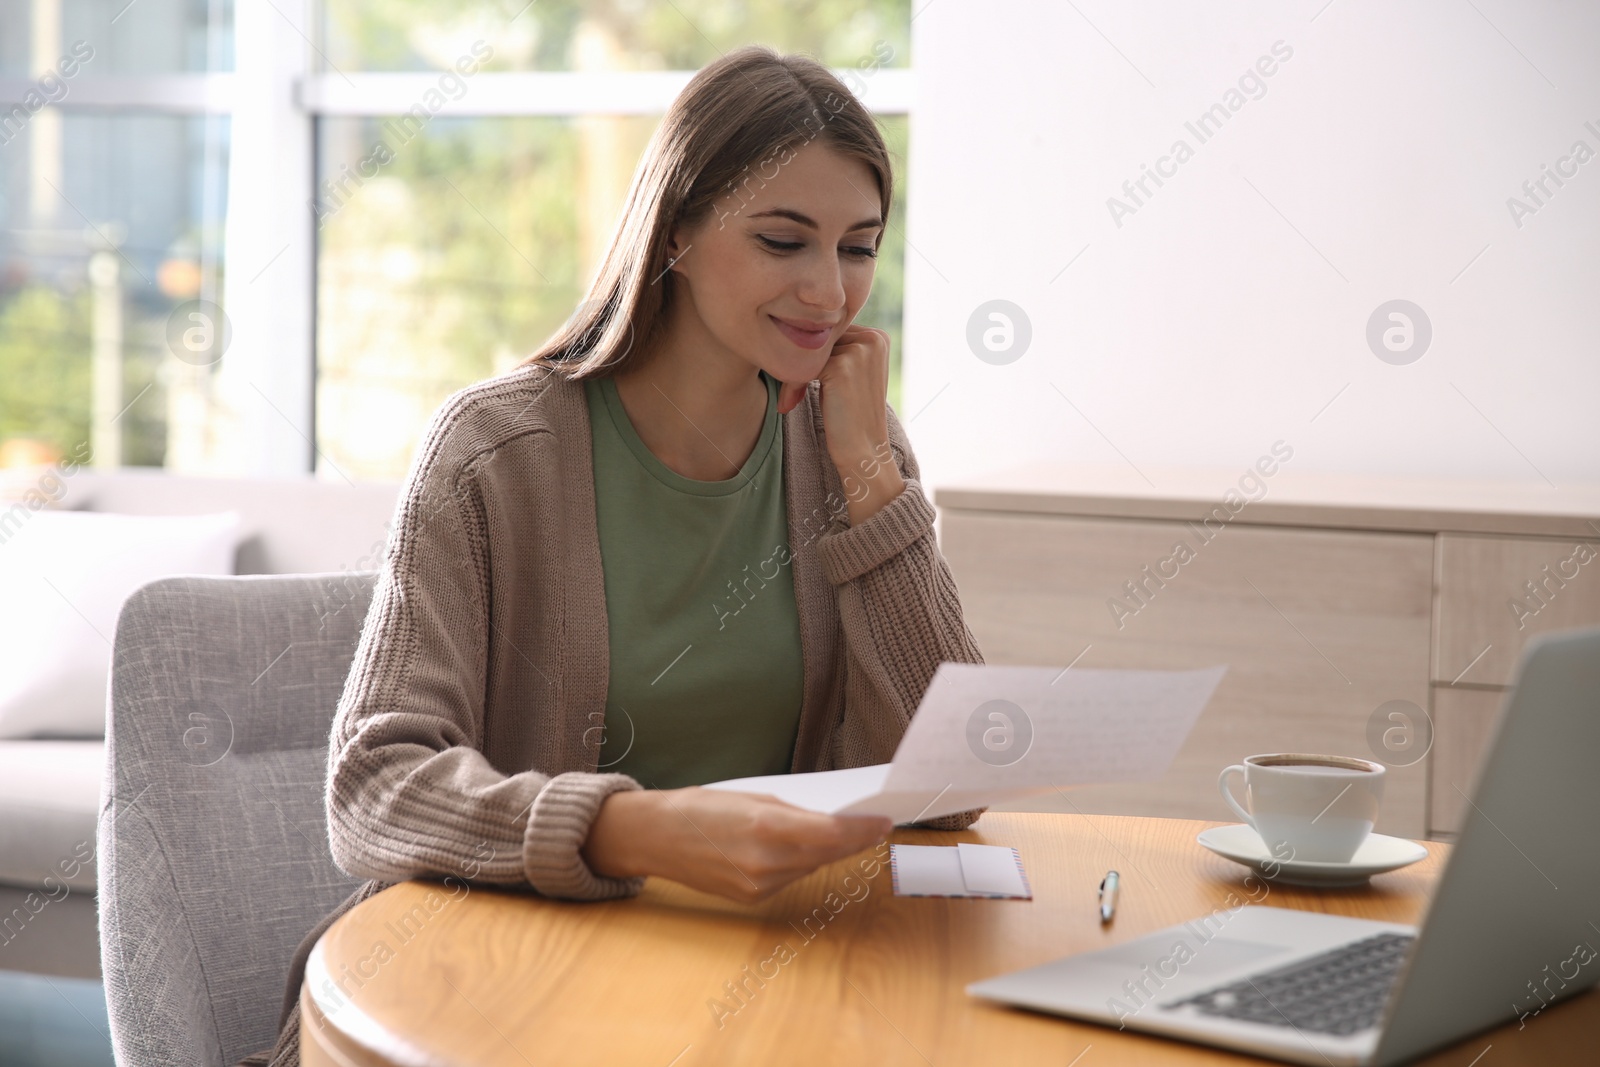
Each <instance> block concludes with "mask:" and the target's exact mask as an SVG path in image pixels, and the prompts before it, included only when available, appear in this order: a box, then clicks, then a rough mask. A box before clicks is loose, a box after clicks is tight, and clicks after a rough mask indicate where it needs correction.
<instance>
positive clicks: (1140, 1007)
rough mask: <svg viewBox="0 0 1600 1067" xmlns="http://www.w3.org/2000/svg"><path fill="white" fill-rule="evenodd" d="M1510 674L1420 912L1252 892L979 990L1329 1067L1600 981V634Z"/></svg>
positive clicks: (1580, 634) (1553, 647) (1412, 1047)
mask: <svg viewBox="0 0 1600 1067" xmlns="http://www.w3.org/2000/svg"><path fill="white" fill-rule="evenodd" d="M1512 685H1513V688H1512V689H1511V690H1510V692H1509V693H1508V694H1507V697H1506V699H1505V701H1504V702H1503V703H1502V705H1501V709H1500V714H1499V717H1498V720H1497V723H1496V726H1495V733H1494V738H1493V741H1492V743H1491V746H1490V748H1489V750H1488V752H1487V754H1486V755H1485V757H1484V761H1483V764H1482V766H1481V767H1480V769H1479V772H1478V779H1477V783H1476V785H1475V787H1472V788H1471V791H1470V803H1469V804H1468V805H1467V813H1466V818H1465V823H1464V825H1463V827H1462V830H1461V833H1460V835H1459V836H1458V838H1457V840H1456V844H1455V847H1454V849H1453V850H1452V851H1451V853H1450V857H1449V860H1448V862H1447V863H1446V865H1445V869H1444V871H1443V873H1442V874H1441V875H1440V877H1439V882H1438V885H1437V887H1436V889H1435V891H1434V894H1433V897H1432V900H1431V903H1430V905H1429V908H1428V912H1427V915H1426V917H1425V919H1424V921H1423V923H1422V925H1421V926H1408V925H1403V924H1399V923H1383V922H1371V921H1367V920H1363V919H1352V918H1345V917H1343V916H1336V915H1324V914H1321V913H1316V912H1307V911H1295V910H1292V909H1288V908H1275V907H1262V906H1256V905H1246V906H1244V907H1240V908H1235V909H1229V910H1218V911H1215V912H1213V913H1211V914H1210V915H1205V916H1200V917H1197V918H1196V919H1194V920H1192V921H1190V922H1187V923H1182V924H1179V925H1177V926H1171V927H1168V928H1166V929H1165V930H1161V931H1159V932H1157V933H1154V934H1151V935H1149V936H1147V937H1141V938H1138V939H1137V940H1133V941H1128V942H1125V943H1123V944H1121V945H1117V946H1115V947H1113V948H1109V949H1104V950H1101V951H1098V952H1086V953H1082V954H1079V955H1076V956H1069V957H1066V958H1064V959H1060V960H1056V961H1054V962H1052V963H1047V964H1044V965H1042V966H1038V967H1032V968H1028V969H1026V970H1021V971H1015V972H1012V973H1010V974H1004V975H1000V976H999V977H996V978H990V979H987V980H985V981H981V982H975V983H973V984H971V985H969V986H967V992H968V993H970V994H972V995H974V996H978V997H983V998H986V999H989V1000H993V1001H998V1002H1001V1003H1005V1004H1010V1005H1014V1006H1017V1007H1022V1008H1028V1009H1032V1010H1035V1011H1041V1012H1048V1013H1051V1014H1055V1015H1063V1016H1068V1017H1070V1018H1074V1019H1084V1020H1087V1021H1090V1022H1096V1023H1104V1024H1106V1025H1110V1026H1116V1027H1118V1028H1119V1029H1120V1028H1125V1029H1132V1030H1140V1031H1145V1032H1149V1033H1152V1034H1160V1035H1163V1036H1165V1037H1170V1038H1178V1039H1181V1040H1185V1041H1193V1042H1198V1043H1201V1044H1207V1045H1217V1046H1221V1047H1223V1048H1229V1049H1237V1050H1239V1051H1243V1052H1250V1053H1254V1054H1256V1055H1259V1056H1265V1057H1269V1058H1272V1059H1277V1060H1283V1061H1287V1062H1290V1063H1305V1064H1315V1065H1318V1067H1323V1065H1338V1067H1344V1065H1347V1064H1375V1065H1379V1067H1387V1065H1389V1064H1398V1063H1405V1062H1407V1061H1409V1060H1411V1059H1414V1058H1416V1057H1417V1056H1420V1055H1422V1054H1424V1053H1426V1052H1429V1051H1432V1050H1434V1049H1437V1048H1440V1047H1442V1046H1445V1045H1450V1044H1453V1043H1455V1042H1457V1041H1460V1040H1462V1039H1463V1038H1466V1037H1468V1036H1470V1035H1472V1034H1474V1033H1477V1032H1480V1031H1483V1030H1487V1029H1490V1028H1492V1027H1495V1026H1499V1025H1500V1024H1502V1023H1505V1022H1507V1021H1510V1020H1514V1019H1519V1018H1520V1019H1522V1020H1523V1023H1524V1024H1525V1025H1529V1026H1532V1025H1536V1023H1535V1022H1534V1020H1533V1018H1532V1017H1533V1016H1534V1015H1536V1014H1537V1013H1538V1012H1540V1011H1542V1010H1543V1009H1544V1008H1545V1007H1546V1006H1547V1005H1549V1004H1554V1003H1556V1002H1557V1001H1561V1000H1564V999H1566V998H1567V997H1570V996H1574V995H1576V994H1578V993H1581V992H1583V991H1584V990H1586V989H1589V988H1590V987H1592V986H1594V985H1595V983H1596V982H1597V981H1600V925H1596V924H1597V923H1600V845H1597V844H1596V841H1595V837H1594V834H1595V830H1594V828H1595V827H1596V826H1600V628H1597V629H1587V630H1575V631H1566V632H1563V633H1556V634H1546V635H1543V636H1540V637H1536V638H1534V639H1533V640H1532V641H1531V642H1529V644H1528V645H1527V647H1526V649H1525V650H1524V652H1523V655H1522V659H1521V661H1520V662H1519V663H1518V665H1517V672H1516V677H1515V678H1514V679H1513V681H1512ZM1449 784H1452V785H1455V786H1456V788H1459V789H1460V790H1461V792H1462V795H1463V796H1468V795H1469V793H1468V785H1467V783H1465V782H1462V783H1449ZM1180 945H1181V946H1183V947H1181V948H1180V947H1179V946H1180Z"/></svg>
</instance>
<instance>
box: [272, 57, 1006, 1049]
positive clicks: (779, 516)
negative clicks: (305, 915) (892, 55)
mask: <svg viewBox="0 0 1600 1067" xmlns="http://www.w3.org/2000/svg"><path fill="white" fill-rule="evenodd" d="M891 182H892V177H891V173H890V166H889V159H888V154H887V151H886V149H885V148H884V144H883V140H882V138H881V137H880V136H879V133H878V130H877V127H876V125H875V124H874V122H873V120H872V117H871V116H870V114H869V113H868V112H867V111H866V110H865V109H864V108H862V106H861V105H860V104H859V103H858V102H857V101H856V99H855V98H854V97H853V96H852V95H851V94H850V93H849V91H848V90H847V89H846V88H845V87H844V86H843V85H842V84H841V83H840V82H839V81H838V79H836V78H835V77H833V76H832V75H831V74H830V73H829V72H828V71H827V70H826V68H824V67H822V66H821V65H820V64H818V63H816V62H815V61H814V60H812V59H810V58H808V57H805V56H798V55H794V56H781V57H780V56H779V55H777V54H776V53H774V52H773V51H771V50H770V49H766V48H760V47H748V48H743V49H740V50H738V51H735V52H732V53H730V54H729V55H727V56H725V57H723V58H722V59H721V60H718V61H717V62H715V63H713V64H711V65H710V66H708V67H706V68H705V69H704V70H702V71H700V72H699V73H698V74H697V75H696V77H695V78H694V79H693V80H692V81H691V82H690V83H689V85H688V86H687V87H686V88H685V89H684V91H683V93H682V94H681V95H680V96H679V97H678V99H677V100H676V101H675V102H674V103H673V105H672V108H671V109H670V110H669V111H668V113H667V115H666V116H665V118H664V120H663V121H662V123H661V125H660V127H659V128H658V129H657V132H656V134H655V136H654V138H653V139H652V141H651V143H650V146H649V148H648V149H647V151H646V154H645V157H644V160H643V161H642V163H641V164H640V166H639V168H638V170H637V172H636V173H635V176H634V181H633V186H632V188H631V190H630V192H629V197H628V202H627V205H626V208H625V210H624V213H623V216H622V219H621V223H620V225H619V228H618V230H617V232H616V235H615V238H614V240H613V243H612V247H611V249H610V252H609V254H608V255H607V257H606V260H605V262H604V264H603V265H602V268H601V271H600V273H599V276H598V278H597V280H596V282H595V284H594V288H593V290H592V292H591V298H590V299H589V300H588V301H587V302H586V303H585V305H584V307H583V309H582V310H581V311H580V313H579V314H577V315H575V316H574V317H573V318H572V319H571V320H570V321H569V322H568V324H567V326H566V327H565V328H564V329H563V330H562V331H560V332H558V333H557V335H556V336H555V337H554V338H552V340H551V341H550V342H549V343H548V344H546V345H545V346H544V348H543V349H541V350H540V351H539V352H537V353H536V354H535V355H534V356H532V357H530V358H529V359H528V360H527V361H526V362H525V363H524V364H523V365H522V366H520V367H519V368H517V369H516V370H514V371H512V372H510V373H508V374H505V375H502V376H500V377H497V378H493V379H490V380H487V381H484V382H480V383H477V384H476V385H473V386H469V387H468V388H466V389H464V390H462V391H460V392H458V393H456V394H455V395H453V396H452V397H450V398H449V399H448V400H447V401H446V402H445V403H444V405H443V406H442V407H441V408H440V409H439V411H438V412H437V414H436V415H435V416H434V419H433V421H432V424H431V425H430V427H429V429H428V432H427V434H426V437H425V440H424V442H423V444H422V446H421V447H420V448H419V450H418V453H417V456H416V458H415V460H414V461H413V464H412V468H411V472H410V475H409V477H408V478H407V480H406V484H405V487H404V489H403V492H402V497H401V501H400V504H399V507H398V509H397V512H396V521H395V524H394V529H393V533H392V536H391V540H390V543H389V549H388V554H387V556H386V558H385V561H384V565H383V568H382V572H381V574H380V575H379V578H378V583H377V586H376V589H375V592H374V598H373V602H372V606H371V608H370V609H369V613H368V615H367V617H366V620H365V623H364V627H363V631H362V635H361V640H360V643H359V646H358V648H357V650H356V654H355V660H354V662H353V664H352V667H351V672H350V675H349V678H348V680H347V681H346V684H345V689H344V692H343V695H342V697H341V699H340V702H339V707H338V710H337V713H336V715H335V719H334V724H333V736H332V739H331V743H330V746H329V756H328V761H329V762H328V793H327V810H328V833H329V838H330V843H331V846H332V850H333V857H334V860H335V862H337V863H338V865H339V866H340V867H341V868H342V869H343V870H345V871H346V872H348V873H350V874H352V875H356V876H358V877H364V878H366V879H368V881H367V883H366V884H364V885H363V886H362V887H361V888H360V889H359V890H358V891H357V892H356V893H354V894H353V895H352V896H351V897H350V898H349V899H348V900H346V901H345V902H344V903H343V904H342V905H341V906H340V907H339V909H338V910H337V911H335V912H334V914H333V915H330V916H328V918H327V919H325V920H324V922H323V923H322V924H321V925H320V926H319V927H318V928H317V929H315V930H313V931H312V932H311V933H310V934H309V935H308V936H307V937H306V939H305V941H304V942H303V943H302V945H301V946H300V950H299V952H298V953H297V954H296V958H295V960H294V963H293V967H292V971H291V974H290V978H289V984H288V988H287V989H286V991H285V1001H284V1013H283V1026H282V1033H281V1035H280V1037H279V1040H278V1044H277V1047H276V1048H275V1049H274V1050H273V1052H271V1053H261V1054H258V1057H253V1058H252V1059H251V1060H247V1061H246V1062H247V1063H248V1062H258V1063H265V1062H270V1063H272V1064H275V1065H282V1064H295V1063H298V1060H299V1012H298V997H299V991H300V982H301V975H302V973H303V971H304V964H305V958H306V956H307V954H308V953H309V951H310V948H311V946H312V944H314V942H315V941H316V939H317V937H318V936H320V934H321V933H322V931H323V930H324V929H326V928H327V926H328V925H329V924H330V923H331V922H332V921H333V919H334V918H336V917H337V916H338V915H340V914H342V913H343V912H344V911H346V910H348V909H349V908H350V907H352V906H353V905H355V904H356V903H359V902H360V901H361V900H364V899H366V898H367V897H369V896H371V895H373V894H374V893H376V892H378V891H380V890H382V889H384V888H387V886H389V885H392V884H394V883H396V882H399V881H402V880H405V879H408V878H412V877H419V876H420V877H439V876H445V877H452V876H453V877H454V878H455V879H457V880H460V879H467V880H476V881H478V882H481V883H491V884H498V885H508V886H524V887H529V888H531V889H532V890H533V891H536V892H537V893H540V894H543V895H546V896H552V897H562V898H567V899H573V900H602V899H608V898H616V897H623V896H631V895H633V894H636V893H638V892H639V890H640V889H641V888H642V886H643V883H644V879H645V876H647V875H657V876H659V877H665V878H669V879H672V880H674V881H677V882H681V883H683V884H685V885H689V886H693V887H695V888H697V889H701V890H704V891H706V892H710V893H716V894H720V895H722V896H725V897H729V898H732V899H734V900H738V901H756V900H761V899H764V898H765V897H767V896H769V895H771V894H772V893H774V892H776V891H777V890H778V889H780V888H782V887H783V886H785V885H787V884H789V883H790V882H792V881H794V880H795V879H797V878H800V877H802V876H804V875H805V874H807V873H809V872H811V871H813V870H815V869H816V868H817V867H818V866H820V865H823V864H826V863H830V862H832V861H834V860H838V859H840V858H843V857H845V856H848V855H851V854H853V853H855V852H857V851H859V850H861V849H864V848H868V847H870V846H872V845H874V844H877V843H878V842H881V841H882V840H883V839H884V838H885V836H886V835H887V833H888V831H889V829H890V820H889V819H887V818H883V817H868V816H829V815H821V814H817V813H814V812H808V811H803V810H801V809H799V808H795V807H792V806H790V805H787V804H784V803H782V802H780V801H778V800H776V799H774V798H771V797H765V796H757V795H753V794H744V793H732V792H726V791H720V790H707V789H702V788H700V784H701V783H705V782H711V781H717V780H721V779H725V778H732V777H741V776H746V775H756V774H770V773H783V772H788V771H810V770H826V769H830V768H842V767H855V766H864V765H868V764H875V763H884V762H887V761H888V760H889V759H890V758H891V757H892V756H893V754H894V750H895V747H896V746H897V745H898V744H899V741H900V738H901V736H902V735H903V734H904V732H905V729H906V726H907V724H908V723H909V722H910V718H911V715H912V713H913V712H914V711H915V709H916V707H917V704H918V703H919V701H920V700H921V697H922V694H923V692H924V690H925V689H926V688H927V685H928V683H929V681H930V680H931V678H932V676H933V672H934V670H935V668H936V667H937V666H938V664H939V663H940V662H941V661H943V660H953V661H959V662H966V663H979V662H982V655H981V653H980V652H979V650H978V646H977V644H976V642H975V641H974V640H973V637H972V634H971V632H970V631H969V630H968V628H967V626H966V624H965V622H964V620H963V618H962V613H961V604H960V600H959V598H958V596H957V592H956V587H955V584H954V582H953V581H952V580H951V577H950V573H949V570H948V568H947V567H946V565H945V561H944V559H943V557H942V556H941V555H940V553H939V550H938V547H937V545H936V544H935V541H934V537H933V527H932V522H933V517H934V513H933V508H932V506H931V505H930V504H929V503H928V501H927V499H926V497H925V496H924V495H923V493H922V490H921V486H920V484H919V482H918V468H917V463H916V459H915V457H914V456H913V454H912V451H911V446H910V442H909V441H908V440H907V438H906V435H905V432H904V430H903V429H902V428H901V426H900V423H899V421H898V419H897V418H896V417H895V415H894V412H893V411H892V410H891V409H890V408H889V407H888V405H887V403H886V402H885V395H886V392H887V387H888V357H889V347H888V338H887V335H885V334H884V333H883V332H882V331H880V330H875V329H871V328H867V327H862V326H857V325H855V324H854V322H853V320H854V318H855V316H856V314H857V313H858V312H859V311H860V310H861V307H862V305H863V304H864V303H865V302H866V299H867V295H868V293H869V291H870V290H871V288H872V278H873V268H874V263H873V258H874V257H875V255H876V253H877V249H878V245H879V243H880V241H881V240H882V235H883V227H884V223H885V221H886V220H887V219H888V216H889V206H890V197H891V192H892V186H891ZM785 572H788V573H785ZM643 787H649V788H643ZM982 811H983V809H981V808H980V809H977V810H974V811H969V812H962V813H959V814H956V815H950V816H945V817H943V818H939V819H933V820H930V821H928V822H926V823H923V824H921V825H928V826H933V827H938V828H946V829H962V828H964V827H966V826H968V825H970V824H971V823H972V821H973V820H974V819H976V818H977V817H978V816H979V815H980V814H981V813H982Z"/></svg>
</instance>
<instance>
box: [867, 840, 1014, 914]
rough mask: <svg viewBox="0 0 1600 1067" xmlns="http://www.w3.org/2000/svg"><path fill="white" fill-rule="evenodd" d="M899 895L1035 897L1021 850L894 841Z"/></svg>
mask: <svg viewBox="0 0 1600 1067" xmlns="http://www.w3.org/2000/svg"><path fill="white" fill-rule="evenodd" d="M889 872H890V877H891V878H892V879H893V880H894V894H895V896H897V897H988V898H998V899H1005V900H1032V899H1033V890H1031V889H1030V888H1028V876H1027V874H1026V872H1024V871H1023V869H1022V857H1021V856H1019V855H1017V850H1016V849H1014V848H1007V847H1005V846H1002V845H969V844H966V843H962V844H958V845H956V846H955V847H954V848H952V847H950V846H949V845H890V846H889Z"/></svg>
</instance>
